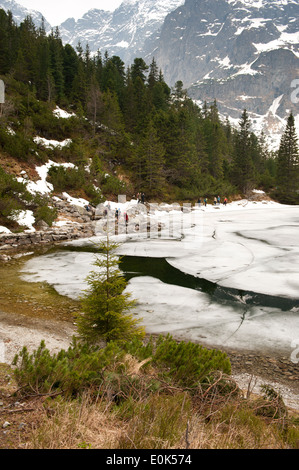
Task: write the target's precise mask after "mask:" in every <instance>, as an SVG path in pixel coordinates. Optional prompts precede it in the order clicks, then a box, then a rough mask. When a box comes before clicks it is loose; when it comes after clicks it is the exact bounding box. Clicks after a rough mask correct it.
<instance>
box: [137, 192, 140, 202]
mask: <svg viewBox="0 0 299 470" xmlns="http://www.w3.org/2000/svg"><path fill="white" fill-rule="evenodd" d="M139 202H140V193H137V204H139Z"/></svg>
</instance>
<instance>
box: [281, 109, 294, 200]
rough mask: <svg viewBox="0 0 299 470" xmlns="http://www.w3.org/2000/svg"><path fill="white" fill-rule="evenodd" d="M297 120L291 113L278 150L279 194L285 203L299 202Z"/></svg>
mask: <svg viewBox="0 0 299 470" xmlns="http://www.w3.org/2000/svg"><path fill="white" fill-rule="evenodd" d="M297 141H298V138H297V135H296V128H295V120H294V116H293V114H292V113H291V114H290V115H289V117H288V120H287V125H286V129H285V132H284V134H283V136H282V138H281V141H280V146H279V150H278V170H277V185H278V196H279V198H280V200H281V201H282V202H285V203H295V204H298V203H299V151H298V142H297Z"/></svg>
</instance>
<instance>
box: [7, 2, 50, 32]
mask: <svg viewBox="0 0 299 470" xmlns="http://www.w3.org/2000/svg"><path fill="white" fill-rule="evenodd" d="M0 8H2V9H3V10H4V11H6V12H8V11H11V13H12V15H13V18H14V20H15V22H16V23H18V24H19V23H21V22H22V21H23V20H24V19H25V18H26V16H31V18H32V20H33V21H34V23H35V25H36V26H37V27H38V28H39V27H40V26H41V23H42V18H43V15H42V13H41V12H39V11H36V10H32V9H28V8H26V7H24V6H23V5H20V4H19V3H17V2H15V1H14V0H0ZM44 26H45V30H46V31H50V29H51V25H50V23H49V22H48V21H47V20H46V19H45V18H44Z"/></svg>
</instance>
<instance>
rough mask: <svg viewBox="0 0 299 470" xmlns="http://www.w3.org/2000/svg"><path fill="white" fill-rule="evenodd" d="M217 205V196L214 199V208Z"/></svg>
mask: <svg viewBox="0 0 299 470" xmlns="http://www.w3.org/2000/svg"><path fill="white" fill-rule="evenodd" d="M216 204H217V198H216V196H215V197H214V206H216Z"/></svg>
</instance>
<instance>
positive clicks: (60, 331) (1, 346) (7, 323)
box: [0, 311, 299, 411]
mask: <svg viewBox="0 0 299 470" xmlns="http://www.w3.org/2000/svg"><path fill="white" fill-rule="evenodd" d="M74 334H75V326H74V325H73V324H72V323H71V322H67V321H58V320H47V319H39V318H31V317H28V316H27V315H19V314H11V313H5V312H3V311H0V362H5V363H7V364H10V363H11V362H12V360H13V358H14V356H15V354H16V353H18V352H20V351H21V349H22V347H23V346H27V348H28V350H29V351H33V350H34V349H36V348H37V347H38V346H39V345H40V342H41V341H42V340H45V343H46V347H47V348H48V349H49V350H50V351H51V352H52V353H54V352H58V351H59V350H61V349H67V348H68V347H69V345H70V342H71V340H72V336H73V335H74ZM225 352H226V353H227V354H228V356H229V358H230V361H231V364H232V378H233V379H234V380H235V381H236V382H237V384H238V386H239V387H240V388H241V389H242V390H243V391H244V394H247V391H248V389H249V390H250V393H253V394H259V393H260V392H261V388H260V387H261V385H263V384H267V385H270V386H272V387H273V388H274V389H275V390H276V391H277V392H279V393H280V394H281V396H282V397H283V399H284V402H285V404H286V405H287V406H288V407H289V408H291V409H294V410H296V411H299V364H294V363H292V362H291V361H290V360H289V359H287V358H283V357H281V358H273V357H268V356H262V355H260V354H253V353H245V352H242V351H225Z"/></svg>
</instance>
